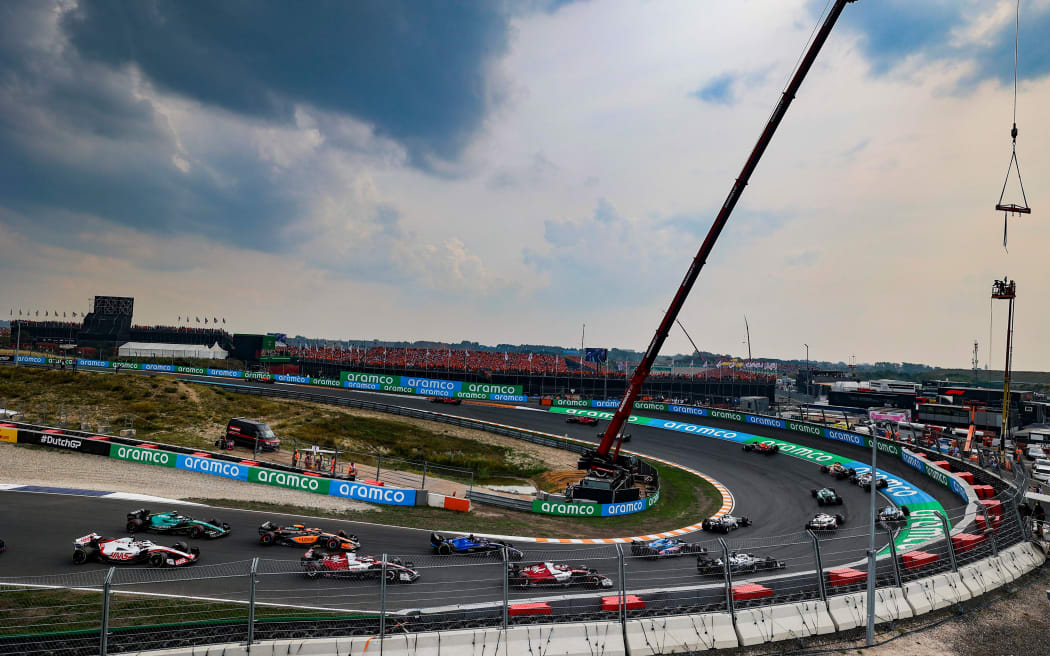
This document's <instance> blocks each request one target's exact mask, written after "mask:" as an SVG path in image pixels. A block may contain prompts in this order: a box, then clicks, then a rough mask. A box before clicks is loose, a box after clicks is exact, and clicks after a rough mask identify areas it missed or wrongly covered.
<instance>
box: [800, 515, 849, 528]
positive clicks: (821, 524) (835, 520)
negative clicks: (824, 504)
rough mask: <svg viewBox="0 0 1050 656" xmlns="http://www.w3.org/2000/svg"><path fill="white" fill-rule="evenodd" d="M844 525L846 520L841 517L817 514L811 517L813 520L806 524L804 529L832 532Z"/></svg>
mask: <svg viewBox="0 0 1050 656" xmlns="http://www.w3.org/2000/svg"><path fill="white" fill-rule="evenodd" d="M845 523H846V518H845V517H843V516H842V515H829V514H827V513H817V514H816V515H814V516H813V519H811V520H809V521H808V522H806V528H808V529H809V530H811V531H834V530H835V529H837V528H838V527H840V526H842V525H843V524H845Z"/></svg>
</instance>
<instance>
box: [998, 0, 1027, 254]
mask: <svg viewBox="0 0 1050 656" xmlns="http://www.w3.org/2000/svg"><path fill="white" fill-rule="evenodd" d="M1020 39H1021V0H1017V8H1016V11H1015V12H1014V113H1013V119H1014V120H1013V127H1012V128H1011V129H1010V139H1011V141H1012V148H1011V153H1010V164H1009V165H1007V167H1006V179H1005V180H1003V189H1002V192H1000V194H999V202H998V203H997V204H996V206H995V209H997V210H1003V248H1006V226H1007V218H1008V217H1009V215H1010V213H1011V212H1014V211H1016V212H1018V213H1024V214H1030V213H1031V211H1032V210H1031V209H1030V208H1029V207H1028V195H1027V194H1025V191H1024V182H1023V181H1022V180H1021V163H1020V162H1018V161H1017V52H1018V44H1019V43H1020ZM1015 167H1016V168H1017V184H1018V185H1019V186H1020V187H1021V199H1022V200H1023V201H1024V206H1021V207H1019V206H1017V205H1014V204H1012V203H1011V204H1010V205H1003V198H1004V197H1005V196H1006V185H1007V184H1008V183H1009V182H1010V170H1011V169H1013V168H1015Z"/></svg>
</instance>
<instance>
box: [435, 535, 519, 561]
mask: <svg viewBox="0 0 1050 656" xmlns="http://www.w3.org/2000/svg"><path fill="white" fill-rule="evenodd" d="M430 547H431V548H432V549H433V550H434V553H438V554H441V555H443V556H447V555H449V554H479V553H480V554H488V555H492V556H501V555H502V554H503V549H504V548H506V550H507V558H509V559H510V560H521V559H522V556H523V555H524V554H522V552H521V550H520V549H518V548H517V547H515V546H514V545H512V544H510V543H509V542H500V541H499V540H490V539H488V538H479V537H477V536H476V535H457V536H455V537H445V536H444V535H441V534H440V533H431V534H430Z"/></svg>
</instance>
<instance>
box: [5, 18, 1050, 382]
mask: <svg viewBox="0 0 1050 656" xmlns="http://www.w3.org/2000/svg"><path fill="white" fill-rule="evenodd" d="M1020 5H1021V21H1020V27H1021V31H1020V49H1019V53H1020V69H1019V90H1018V105H1017V122H1018V127H1019V129H1020V135H1019V137H1018V141H1017V154H1018V161H1019V163H1020V165H1021V172H1022V173H1023V176H1024V178H1023V179H1024V180H1025V182H1026V187H1025V191H1026V192H1027V197H1028V202H1029V204H1030V205H1031V206H1032V207H1033V213H1032V214H1031V215H1030V216H1028V217H1024V218H1018V219H1013V220H1011V222H1010V232H1009V234H1010V239H1009V251H1008V252H1007V251H1005V250H1004V248H1003V246H1002V230H1003V217H1002V214H1001V213H997V212H995V211H994V206H995V204H996V202H997V201H998V199H999V194H1000V191H1001V189H1002V186H1003V178H1004V174H1005V173H1006V168H1007V164H1008V163H1009V161H1010V153H1011V150H1010V148H1011V143H1010V137H1009V131H1010V126H1011V122H1012V112H1013V104H1012V103H1013V46H1014V9H1015V2H1014V0H1006V1H999V2H993V1H990V0H927V1H925V2H913V1H911V0H878V1H876V0H860V1H859V2H855V3H852V4H849V5H847V6H846V8H845V10H844V12H843V15H842V18H841V20H840V21H839V24H838V25H837V26H836V27H835V30H834V31H833V32H832V35H831V38H830V39H829V41H828V43H827V44H826V45H825V47H824V49H823V51H822V52H821V54H820V56H819V58H818V60H817V63H816V65H815V66H814V67H813V69H812V71H811V72H810V74H809V77H808V78H807V79H806V81H805V83H804V84H803V86H802V89H801V91H800V93H799V95H798V98H797V99H796V100H795V102H794V104H793V105H792V107H791V109H790V111H789V112H788V115H787V117H786V119H785V120H784V121H783V123H782V124H781V126H780V129H779V131H778V133H777V135H776V136H775V138H774V140H773V143H772V145H771V146H770V148H769V149H768V150H767V152H766V154H765V156H764V159H763V160H762V162H761V163H760V165H759V167H758V169H757V171H756V173H755V175H754V176H753V177H752V179H751V182H750V185H749V186H748V187H747V189H746V190H745V192H744V194H743V197H742V199H741V201H740V203H739V204H738V206H737V209H736V211H735V213H734V215H733V217H732V218H731V220H730V222H729V224H728V226H727V228H726V229H725V231H724V232H723V233H722V236H721V238H720V241H719V242H718V244H717V246H716V247H715V249H714V252H713V253H712V255H711V257H710V258H709V260H708V262H707V265H706V267H705V268H704V270H703V271H702V273H701V275H700V279H699V281H698V282H697V284H696V286H695V287H694V289H693V292H692V294H691V296H690V298H689V300H688V301H687V303H686V305H685V307H684V308H683V310H682V313H681V315H680V319H681V321H682V323H683V324H684V325H685V327H686V329H687V330H688V331H689V333H690V335H691V336H692V337H693V339H694V340H695V341H696V343H697V345H698V346H699V347H700V348H701V349H702V350H706V351H713V352H721V353H731V354H736V355H746V345H745V344H744V343H743V342H744V339H745V333H744V316H745V315H746V316H747V320H748V323H749V325H750V333H751V345H752V352H753V355H754V356H755V357H777V358H787V359H791V358H803V357H804V356H805V353H806V349H805V346H804V344H808V345H809V355H810V358H811V359H814V360H828V361H846V360H848V359H849V358H850V356H856V359H857V361H858V362H875V361H891V362H901V361H905V362H922V363H926V364H932V365H941V366H955V367H968V366H969V361H970V356H971V354H972V349H973V342H974V341H975V340H977V341H978V342H979V345H980V354H979V357H980V359H981V362H982V366H983V364H984V363H985V362H986V361H987V359H988V358H989V357H990V358H992V366H993V368H995V367H1001V363H1002V358H1003V354H1004V349H1003V344H1004V343H1005V332H1004V330H1005V321H1006V319H1005V317H1006V304H1005V302H1003V301H997V305H992V304H991V302H990V299H989V296H990V291H991V285H992V281H993V280H995V279H997V278H1002V277H1003V276H1008V277H1010V278H1011V279H1016V280H1017V281H1018V284H1017V287H1018V300H1017V309H1016V323H1015V330H1016V333H1015V349H1014V367H1015V368H1016V369H1024V370H1050V340H1047V339H1045V338H1044V336H1045V331H1044V328H1043V327H1044V326H1046V325H1050V304H1048V303H1046V302H1044V301H1041V300H1040V299H1045V298H1047V295H1048V292H1050V276H1048V274H1047V269H1046V261H1047V244H1048V243H1050V242H1048V237H1050V222H1048V221H1047V220H1045V219H1044V217H1045V216H1046V213H1047V212H1050V205H1046V204H1045V201H1044V200H1043V199H1046V198H1047V197H1050V194H1047V193H1045V191H1046V190H1047V189H1048V187H1050V185H1048V182H1047V181H1048V180H1050V160H1048V159H1047V157H1046V153H1048V152H1050V123H1048V122H1047V121H1046V120H1045V118H1043V119H1040V117H1041V116H1042V117H1045V116H1046V114H1047V107H1048V105H1050V38H1047V36H1048V35H1050V0H1022V1H1021V3H1020ZM824 7H825V2H824V1H823V0H738V1H737V2H732V3H727V2H719V1H715V0H682V1H672V0H648V1H628V0H622V1H621V0H603V1H598V0H592V1H579V2H566V1H555V0H546V1H545V0H531V1H529V2H512V1H506V2H501V1H495V0H481V1H478V2H467V1H463V2H413V1H409V0H404V1H398V0H359V1H357V2H352V3H346V2H311V3H291V2H278V1H273V2H261V1H256V0H224V1H222V2H216V3H205V2H177V1H174V0H142V1H136V2H113V1H94V0H92V1H87V0H81V1H79V2H76V1H74V0H61V1H57V2H48V1H42V0H8V1H6V2H3V3H0V278H2V280H3V285H0V312H3V314H5V315H9V314H10V313H11V311H12V310H13V311H14V314H15V317H16V318H17V313H18V310H19V309H22V310H23V311H28V310H31V309H34V310H35V309H40V310H44V309H51V310H59V311H78V312H83V311H85V310H88V309H89V306H88V299H89V298H91V297H92V296H94V295H96V294H99V295H118V296H134V297H135V299H136V300H135V302H136V313H135V321H136V323H140V324H154V323H157V324H174V323H176V320H177V317H179V316H182V317H185V316H187V315H191V316H200V317H202V318H203V317H204V316H213V317H214V316H219V317H225V318H226V320H227V322H228V324H227V327H228V328H230V329H231V330H234V331H238V332H285V333H288V334H303V335H307V336H311V337H317V338H322V339H323V338H329V339H373V338H376V339H406V340H416V339H425V340H440V341H450V342H459V341H461V340H472V341H480V342H482V343H486V344H497V343H545V344H561V345H564V346H567V347H572V346H578V345H579V343H580V338H581V332H582V327H583V325H584V324H586V344H587V345H588V346H605V347H620V348H634V349H637V350H643V349H644V348H645V346H646V345H647V344H648V343H649V341H650V340H651V338H652V334H653V331H654V330H655V328H656V326H657V324H658V323H659V321H660V318H661V316H662V312H663V311H664V309H665V308H666V307H667V304H668V302H669V301H670V299H671V297H672V296H673V294H674V292H675V291H676V289H677V287H678V285H679V284H680V283H681V280H682V277H683V275H684V274H685V272H686V269H687V268H688V266H689V263H690V261H691V260H692V258H693V257H694V255H695V254H696V251H697V249H698V247H699V245H700V243H701V241H702V240H703V237H704V235H705V234H706V233H707V230H708V228H709V227H710V224H711V222H712V220H713V219H714V217H715V215H716V214H717V212H718V209H719V208H720V207H721V205H722V203H723V201H724V200H725V198H726V195H727V194H728V192H729V189H730V186H731V184H732V182H733V180H734V179H735V178H736V176H737V175H738V173H739V170H740V168H741V166H742V165H743V163H744V161H745V158H746V157H747V155H748V154H749V152H750V150H751V148H752V147H753V145H754V143H755V141H756V139H757V138H758V135H759V133H760V131H761V129H762V127H763V125H764V123H765V121H766V120H767V118H768V116H769V113H770V111H771V109H772V108H773V106H774V104H775V103H776V101H777V99H778V98H779V95H780V92H781V91H782V89H783V87H784V85H785V84H786V82H787V80H788V79H789V77H790V74H791V71H792V69H793V67H794V65H795V62H796V61H797V59H798V57H799V55H800V54H801V52H802V50H803V48H804V46H805V44H806V42H807V40H808V39H809V36H810V34H811V33H812V31H813V29H814V28H815V26H816V25H817V23H818V20H819V17H820V15H821V13H822V11H823V9H824ZM1041 192H1043V193H1041ZM1006 195H1007V198H1006V200H1012V201H1018V202H1019V201H1020V198H1019V196H1020V192H1019V191H1018V190H1017V188H1016V178H1014V179H1013V180H1012V181H1011V184H1010V185H1009V186H1008V187H1007V192H1006ZM4 318H10V316H5V317H4ZM990 335H991V341H989V340H990ZM691 350H692V348H691V346H690V345H689V343H688V341H687V340H686V338H685V336H684V334H683V333H682V332H681V331H680V330H679V329H677V328H676V329H675V330H674V331H673V332H672V333H671V335H670V337H669V338H668V340H667V343H666V345H665V347H664V350H663V352H664V353H665V354H670V353H676V352H682V353H685V352H690V351H691Z"/></svg>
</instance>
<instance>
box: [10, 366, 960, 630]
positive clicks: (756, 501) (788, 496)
mask: <svg viewBox="0 0 1050 656" xmlns="http://www.w3.org/2000/svg"><path fill="white" fill-rule="evenodd" d="M209 382H210V381H209ZM238 384H243V383H240V382H239V383H238ZM267 387H270V386H267ZM277 387H278V388H280V387H284V385H281V384H278V385H277ZM289 387H297V386H289ZM310 391H311V392H312V393H316V394H326V395H332V396H339V395H344V396H350V397H355V398H361V399H365V400H371V401H379V402H383V403H389V404H392V405H403V406H409V407H416V408H418V409H425V410H430V411H435V412H441V413H445V414H454V415H459V416H464V417H469V418H473V419H482V420H486V421H492V422H498V423H503V424H507V425H514V426H519V427H524V428H530V429H534V430H539V431H544V432H549V433H555V434H561V435H569V436H571V437H576V438H580V439H587V440H590V441H594V440H595V435H596V433H597V431H598V430H600V429H601V428H602V427H604V425H605V422H602V425H601V426H599V427H597V428H595V427H583V426H578V425H574V424H566V423H565V419H564V416H560V415H556V414H552V413H547V412H543V411H537V410H522V409H512V408H506V407H496V406H491V405H480V404H473V403H470V402H467V403H464V404H463V405H461V406H450V405H436V404H431V403H428V402H427V400H426V399H419V398H413V397H394V396H391V395H376V394H370V393H364V392H355V391H349V390H332V389H324V388H310ZM647 414H652V415H654V416H666V417H668V418H671V419H675V420H679V421H683V420H684V421H689V422H691V423H693V420H692V419H690V418H685V417H682V416H680V415H662V414H661V413H647ZM702 423H703V424H705V425H710V426H716V427H721V428H727V429H730V430H740V429H741V427H740V426H739V425H734V424H732V423H731V422H723V421H719V420H716V419H711V418H706V417H705V418H703V421H702ZM747 429H748V432H753V433H756V434H762V435H769V436H771V437H777V438H782V439H785V440H789V441H792V442H796V443H799V444H804V445H807V446H813V447H816V448H822V449H825V450H830V451H832V452H834V453H837V454H839V455H843V456H852V457H855V458H857V459H858V460H865V459H866V455H867V452H866V450H864V449H862V448H859V447H855V446H852V445H849V444H845V443H829V442H828V441H826V440H819V439H817V438H809V437H807V436H805V435H802V434H800V433H795V432H787V431H781V430H777V429H771V428H766V427H759V426H748V427H747ZM630 432H631V433H632V435H633V439H632V441H631V443H630V444H628V445H627V446H629V447H630V448H631V450H634V451H637V452H639V453H642V454H646V455H652V456H655V457H659V458H663V459H666V460H669V461H672V462H677V463H680V464H682V465H685V466H688V467H691V468H694V469H697V470H699V471H702V472H704V473H705V474H708V475H710V476H712V477H714V478H716V479H717V480H719V481H720V482H721V483H723V484H724V485H726V486H727V487H728V488H729V489H730V490H731V491H732V493H733V495H734V498H735V500H736V508H735V510H734V511H733V513H734V514H737V515H746V516H749V517H751V518H752V519H753V520H754V525H753V526H752V527H749V528H745V529H741V530H739V531H736V532H734V533H732V534H730V535H729V536H728V537H727V541H728V542H729V546H730V548H738V549H740V550H747V551H752V552H754V553H756V555H761V556H765V555H775V556H776V557H777V558H780V559H782V560H786V561H787V562H788V568H787V569H785V570H781V571H779V572H776V573H775V575H776V576H777V584H776V585H777V586H779V587H784V588H785V589H787V588H790V587H791V586H794V585H799V581H798V579H799V578H800V577H799V575H797V574H793V573H792V572H802V571H806V570H812V569H813V559H812V550H811V547H810V545H809V544H805V543H799V544H793V545H792V544H788V545H785V544H779V543H777V541H771V540H768V539H764V538H770V537H772V536H779V535H786V534H798V533H799V532H800V531H802V530H803V526H804V524H805V522H806V521H807V520H808V519H809V518H810V517H812V516H813V514H814V513H816V512H817V511H818V510H819V509H818V507H817V505H816V503H815V502H814V501H813V499H812V498H811V497H810V493H809V490H810V489H811V488H820V487H824V486H829V485H830V486H833V487H835V489H836V490H837V491H838V492H839V494H840V495H841V496H842V497H843V498H844V500H845V503H844V505H843V506H838V507H836V508H835V510H834V511H833V512H839V513H841V514H843V515H844V516H845V517H846V520H847V522H846V525H847V527H858V526H864V525H865V521H866V520H865V518H866V517H867V511H868V504H869V498H870V497H869V495H868V494H867V493H865V492H864V491H863V490H861V489H860V488H859V487H857V486H854V485H851V484H850V483H849V482H848V481H834V479H832V478H830V477H828V476H827V475H825V474H821V473H820V471H819V469H818V468H817V467H816V466H815V465H812V464H810V463H807V462H805V461H803V460H800V459H797V458H792V457H790V456H787V455H785V454H777V455H774V456H762V455H757V454H746V453H744V452H743V451H742V450H741V449H740V446H739V445H737V444H733V443H730V442H725V441H722V440H717V439H710V438H703V437H700V436H694V435H688V434H683V433H679V432H674V431H667V430H660V429H656V428H650V427H645V426H632V427H631V428H630ZM879 465H880V468H882V469H885V470H887V471H889V472H892V473H895V474H898V475H900V476H902V477H904V478H906V479H907V480H910V481H911V482H913V483H917V484H919V486H920V487H922V488H923V489H924V490H926V491H927V492H929V493H931V494H932V495H933V496H934V497H936V498H937V499H938V500H939V501H941V503H942V504H944V506H945V507H952V506H956V505H959V502H958V499H957V498H955V497H954V496H953V495H951V493H950V492H948V491H947V490H944V489H942V488H940V486H936V485H927V484H926V482H925V481H923V480H921V479H920V474H918V473H917V472H916V471H914V470H912V469H910V468H908V467H907V466H905V465H904V464H903V463H901V462H899V461H897V460H894V459H891V458H888V457H887V458H883V459H881V460H880V462H879ZM10 475H11V476H13V477H15V478H16V477H17V475H16V473H15V472H12V473H11V474H10ZM12 482H17V480H13V481H12ZM3 495H4V496H3V497H2V498H3V503H0V527H2V535H0V537H3V539H5V540H6V541H7V547H8V548H7V552H6V553H5V554H3V555H2V556H0V577H3V578H8V577H27V576H48V575H60V576H57V577H55V578H54V579H52V578H50V577H49V578H48V579H46V580H40V581H39V583H41V584H53V585H69V583H68V582H67V581H64V580H63V579H65V578H67V577H66V576H61V575H70V574H74V573H76V574H80V573H84V572H89V571H95V572H102V571H104V570H106V569H108V566H106V565H101V564H97V563H90V564H87V565H83V566H80V567H74V566H73V565H72V564H71V562H70V555H71V553H72V540H73V539H74V538H77V537H79V536H82V535H86V534H88V533H90V532H92V531H94V532H98V533H100V534H102V535H103V536H105V537H119V536H122V535H125V533H124V531H123V527H124V522H125V514H126V513H127V512H129V511H131V510H134V509H135V508H136V507H138V506H137V505H136V503H135V502H128V501H120V500H111V499H100V498H95V497H83V496H65V495H55V494H40V493H24V492H4V493H3ZM880 505H883V504H882V502H881V501H880ZM187 508H188V510H187V511H186V512H188V513H189V514H193V515H195V516H197V517H200V518H205V519H206V518H209V517H212V516H215V517H218V518H219V519H220V520H222V521H226V522H229V523H230V524H231V525H232V527H233V532H232V533H231V535H230V536H228V537H226V538H221V539H218V540H198V541H196V544H197V546H199V547H200V549H201V554H202V557H201V562H200V563H199V564H198V565H194V566H192V567H189V568H184V569H180V570H178V571H174V570H166V571H164V573H163V575H160V572H157V576H153V577H151V579H150V580H155V581H156V582H154V583H149V584H146V585H141V584H140V585H135V586H130V585H129V586H126V587H125V589H135V590H137V591H146V592H152V593H161V594H175V595H188V596H198V597H210V598H220V597H221V598H225V599H231V598H232V599H247V595H248V592H247V587H248V586H247V571H248V569H247V567H248V563H249V561H250V560H251V559H252V558H253V557H260V558H261V559H264V560H263V561H262V563H261V565H260V572H263V574H262V575H261V576H260V584H259V589H258V592H257V599H258V601H260V602H264V603H265V602H268V603H279V604H295V605H303V606H311V607H318V608H341V609H359V610H376V604H377V596H378V595H377V592H378V587H379V584H378V583H377V582H375V581H368V580H366V581H346V580H340V579H321V580H307V579H305V578H304V577H303V576H302V575H301V574H300V573H299V565H298V558H299V556H300V555H301V554H300V551H299V550H297V549H295V548H290V547H281V546H275V547H263V546H262V545H260V544H259V542H258V531H257V527H258V525H259V524H261V523H262V522H263V521H265V520H267V519H272V520H274V521H275V522H279V523H294V522H304V521H305V523H308V524H311V525H319V526H322V527H324V528H330V529H331V530H333V531H334V530H338V529H343V530H345V531H347V532H348V533H355V534H357V535H358V536H359V537H360V539H361V541H362V548H361V553H363V554H369V555H374V556H377V557H378V556H380V555H381V554H382V553H387V554H389V557H390V558H394V557H401V558H402V559H404V560H405V561H411V562H413V563H414V565H415V567H416V568H417V569H418V570H419V571H420V572H421V573H422V576H421V578H420V580H419V581H417V582H415V583H412V584H409V585H392V586H388V592H389V594H388V602H387V603H388V608H389V609H390V610H398V609H420V608H424V609H425V608H438V607H448V606H453V605H465V604H481V605H484V604H488V603H491V602H495V601H499V600H500V599H502V593H503V590H502V579H501V568H500V566H499V563H498V561H497V560H496V559H491V558H490V559H486V558H484V557H480V556H471V557H440V556H436V555H433V554H432V553H431V550H430V545H429V540H428V532H426V531H422V530H416V529H406V528H396V527H387V526H377V525H369V524H361V523H354V522H343V521H335V520H304V518H300V517H294V516H281V515H275V514H267V513H258V512H251V511H241V510H227V509H211V508H195V507H187ZM151 509H152V510H153V511H161V510H165V508H159V507H153V508H151ZM698 519H699V518H698ZM442 528H443V527H440V526H438V527H435V529H436V530H441V529H442ZM668 528H673V527H668ZM545 537H568V536H545ZM712 538H713V536H710V535H706V534H695V535H692V536H687V539H688V540H690V541H697V542H704V543H705V545H706V546H708V548H709V550H711V551H712V552H718V551H719V549H720V547H719V546H718V545H717V543H716V542H715V541H714V540H713V539H712ZM149 539H152V540H154V541H155V542H159V543H162V544H172V543H174V542H176V541H178V540H184V539H185V538H183V537H165V536H156V535H152V536H151V537H150V538H149ZM885 542H886V539H885V537H883V539H882V540H881V542H880V544H879V546H880V547H881V546H882V545H884V544H885ZM834 543H835V544H834V548H830V549H826V550H825V555H824V562H823V564H824V566H825V567H826V568H827V567H831V566H835V565H840V564H844V563H847V562H856V561H857V560H858V559H859V558H861V557H863V553H864V549H865V548H866V547H867V543H866V537H864V536H862V535H859V534H858V535H854V536H851V537H848V538H838V539H835V540H834ZM517 546H519V547H520V548H521V549H522V550H523V551H525V562H535V561H540V560H554V561H557V562H567V563H569V564H572V565H578V564H582V563H585V564H587V565H589V566H591V567H595V568H597V569H598V570H599V571H600V572H601V573H602V574H606V575H608V576H609V577H610V578H611V579H613V580H614V581H616V579H617V577H616V560H615V555H616V551H615V548H614V547H611V546H590V545H550V544H544V545H538V544H531V543H519V544H518V545H517ZM625 550H626V551H628V553H629V549H625ZM714 555H718V553H714ZM485 563H489V564H485ZM459 564H464V565H465V564H470V565H472V566H471V567H458V566H450V565H459ZM152 571H155V570H152ZM129 574H130V572H129ZM183 576H185V577H191V576H208V577H212V578H206V579H203V580H195V581H186V580H179V579H182V578H183ZM626 578H627V587H628V590H629V591H635V590H669V589H674V588H688V589H690V591H689V592H688V595H689V596H690V598H691V599H694V600H696V601H698V602H708V603H716V602H717V601H718V600H719V599H720V598H722V597H723V595H724V592H723V588H722V583H721V579H720V578H719V577H715V578H708V577H700V576H699V575H698V574H697V572H696V566H695V559H694V558H693V557H688V556H687V557H684V558H675V559H666V560H657V561H648V560H640V559H630V560H628V562H627V567H626ZM99 580H101V578H99ZM138 580H142V579H141V578H140V579H138ZM129 583H130V581H129ZM698 586H702V587H698ZM595 594H602V593H601V592H598V593H596V592H594V591H593V590H585V591H584V590H576V589H564V588H557V589H553V590H538V589H533V590H528V591H516V590H512V591H511V597H512V598H515V599H518V598H526V597H527V598H530V599H533V598H538V597H554V598H562V597H566V598H567V600H566V599H563V600H562V601H560V602H559V603H568V604H571V603H572V601H571V598H572V596H573V595H586V596H594V595H595ZM604 594H609V593H608V592H605V593H604ZM668 594H671V593H668Z"/></svg>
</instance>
